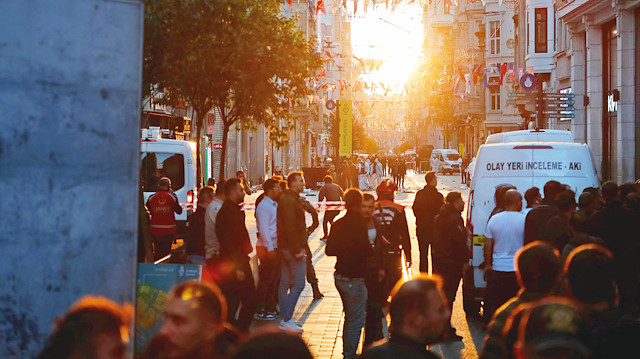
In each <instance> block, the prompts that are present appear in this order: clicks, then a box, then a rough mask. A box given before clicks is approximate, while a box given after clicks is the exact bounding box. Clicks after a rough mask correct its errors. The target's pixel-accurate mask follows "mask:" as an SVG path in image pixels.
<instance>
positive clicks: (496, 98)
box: [489, 87, 500, 111]
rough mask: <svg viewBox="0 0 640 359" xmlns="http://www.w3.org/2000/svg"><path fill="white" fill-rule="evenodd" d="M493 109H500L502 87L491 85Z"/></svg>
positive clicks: (490, 94)
mask: <svg viewBox="0 0 640 359" xmlns="http://www.w3.org/2000/svg"><path fill="white" fill-rule="evenodd" d="M489 97H490V99H489V102H490V103H491V111H500V87H489Z"/></svg>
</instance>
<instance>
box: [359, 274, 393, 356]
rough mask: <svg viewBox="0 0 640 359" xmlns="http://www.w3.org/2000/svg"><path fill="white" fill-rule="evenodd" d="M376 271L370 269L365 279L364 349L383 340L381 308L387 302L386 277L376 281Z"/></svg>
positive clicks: (382, 314)
mask: <svg viewBox="0 0 640 359" xmlns="http://www.w3.org/2000/svg"><path fill="white" fill-rule="evenodd" d="M377 272H378V269H371V273H369V277H367V278H365V285H366V286H367V314H366V317H365V324H364V347H366V346H367V345H369V344H371V343H373V342H376V341H378V340H380V339H382V338H383V334H382V320H383V319H384V313H383V312H382V308H383V307H384V304H385V302H386V300H387V296H388V293H385V289H386V287H387V284H386V283H387V280H386V277H385V278H383V279H382V280H381V281H378V276H377V274H378V273H377Z"/></svg>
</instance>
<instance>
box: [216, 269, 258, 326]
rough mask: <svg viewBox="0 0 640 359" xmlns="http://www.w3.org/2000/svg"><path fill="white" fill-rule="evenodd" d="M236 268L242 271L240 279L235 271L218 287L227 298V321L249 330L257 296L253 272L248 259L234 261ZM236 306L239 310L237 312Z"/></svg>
mask: <svg viewBox="0 0 640 359" xmlns="http://www.w3.org/2000/svg"><path fill="white" fill-rule="evenodd" d="M234 264H235V268H236V270H239V271H241V272H242V273H243V277H244V278H242V280H241V279H240V278H238V277H237V274H236V271H232V272H231V273H230V274H229V278H228V279H227V280H225V281H224V282H223V283H220V289H221V290H222V293H223V294H224V296H225V297H226V298H227V305H228V308H229V312H228V313H229V314H228V315H229V323H231V324H233V325H235V326H236V327H237V328H238V329H240V330H241V331H245V332H246V331H249V327H250V326H251V321H252V320H253V314H254V313H255V311H256V305H257V296H256V287H255V282H254V281H253V274H252V273H251V266H250V265H249V259H248V258H247V259H245V260H240V261H237V262H235V263H234ZM238 308H239V309H240V312H239V313H238ZM236 314H237V315H236Z"/></svg>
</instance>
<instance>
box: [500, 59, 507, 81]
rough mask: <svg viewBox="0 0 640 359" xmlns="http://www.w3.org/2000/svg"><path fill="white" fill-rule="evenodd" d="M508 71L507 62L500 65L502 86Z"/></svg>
mask: <svg viewBox="0 0 640 359" xmlns="http://www.w3.org/2000/svg"><path fill="white" fill-rule="evenodd" d="M506 73H507V63H506V62H505V63H503V64H502V65H501V66H500V82H499V85H500V86H502V83H503V80H504V75H505V74H506Z"/></svg>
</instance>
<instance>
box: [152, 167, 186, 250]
mask: <svg viewBox="0 0 640 359" xmlns="http://www.w3.org/2000/svg"><path fill="white" fill-rule="evenodd" d="M147 208H148V209H149V213H150V214H151V220H150V222H149V223H150V225H149V229H150V232H151V236H152V238H153V245H154V247H155V248H154V252H155V255H154V260H158V259H160V258H162V257H164V256H166V255H169V254H171V244H173V241H174V240H175V237H176V217H175V214H174V213H177V214H181V213H182V207H180V203H179V202H178V197H176V195H175V193H173V190H172V189H171V180H170V179H169V178H168V177H162V178H160V180H159V181H158V192H156V193H155V194H154V195H152V196H151V197H149V199H148V200H147Z"/></svg>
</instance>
